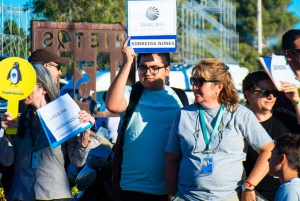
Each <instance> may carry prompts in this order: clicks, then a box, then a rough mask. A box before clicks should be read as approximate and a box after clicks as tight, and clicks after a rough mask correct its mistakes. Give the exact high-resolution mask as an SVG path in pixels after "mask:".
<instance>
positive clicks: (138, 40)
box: [127, 0, 177, 53]
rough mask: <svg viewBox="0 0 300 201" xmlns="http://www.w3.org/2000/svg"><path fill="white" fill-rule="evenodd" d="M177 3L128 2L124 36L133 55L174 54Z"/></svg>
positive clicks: (154, 0) (158, 0)
mask: <svg viewBox="0 0 300 201" xmlns="http://www.w3.org/2000/svg"><path fill="white" fill-rule="evenodd" d="M176 24H177V5H176V0H152V1H151V0H127V35H128V36H130V41H129V45H130V46H132V47H133V48H134V51H135V52H136V53H152V52H176V51H177V26H176Z"/></svg>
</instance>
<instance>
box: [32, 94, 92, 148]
mask: <svg viewBox="0 0 300 201" xmlns="http://www.w3.org/2000/svg"><path fill="white" fill-rule="evenodd" d="M79 111H80V108H79V106H78V105H77V104H76V102H75V101H74V100H73V99H72V98H71V97H70V95H69V94H65V95H63V96H61V97H59V98H57V99H55V100H54V101H52V102H50V103H48V104H47V105H45V106H43V107H41V108H39V109H38V110H37V114H38V117H39V118H40V121H41V124H42V126H43V129H44V131H45V133H46V136H47V138H48V141H49V144H50V147H51V148H52V149H54V148H55V147H57V146H59V145H61V144H62V143H64V142H65V141H67V140H69V139H71V138H72V137H74V136H76V135H77V134H78V133H81V132H83V131H85V130H87V129H89V128H90V127H92V126H93V125H92V124H91V123H90V122H86V123H83V122H80V121H79V119H78V116H79V114H78V112H79Z"/></svg>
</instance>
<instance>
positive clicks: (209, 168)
mask: <svg viewBox="0 0 300 201" xmlns="http://www.w3.org/2000/svg"><path fill="white" fill-rule="evenodd" d="M212 172H213V159H212V158H204V159H203V163H202V170H201V174H212Z"/></svg>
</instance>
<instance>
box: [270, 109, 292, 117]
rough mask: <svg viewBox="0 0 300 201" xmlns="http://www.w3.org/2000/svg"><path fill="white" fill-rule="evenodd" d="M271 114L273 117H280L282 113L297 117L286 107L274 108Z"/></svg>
mask: <svg viewBox="0 0 300 201" xmlns="http://www.w3.org/2000/svg"><path fill="white" fill-rule="evenodd" d="M273 115H274V116H275V117H281V116H282V115H289V116H292V117H297V116H296V114H295V113H293V112H291V111H290V110H287V109H286V108H275V109H273Z"/></svg>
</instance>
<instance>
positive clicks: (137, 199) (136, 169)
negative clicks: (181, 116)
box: [105, 39, 182, 201]
mask: <svg viewBox="0 0 300 201" xmlns="http://www.w3.org/2000/svg"><path fill="white" fill-rule="evenodd" d="M128 40H129V39H127V40H126V41H125V43H124V45H123V48H122V52H123V57H124V64H123V67H122V69H121V70H120V71H119V73H118V75H117V77H116V78H115V79H114V81H113V83H112V84H111V86H110V88H109V89H108V91H107V94H106V101H105V102H106V107H107V109H108V110H109V111H110V112H113V113H121V114H122V113H123V112H124V111H125V110H126V108H127V106H128V103H129V97H130V93H131V89H132V88H131V87H130V86H126V82H127V78H128V75H129V72H130V68H131V65H132V63H133V61H134V60H133V59H134V57H135V53H134V50H133V48H132V47H130V46H127V42H128ZM137 64H138V73H139V74H138V75H139V80H140V83H141V84H142V86H143V88H144V89H143V92H142V95H141V98H140V99H139V102H138V104H137V105H136V108H135V110H134V112H133V115H132V116H131V118H130V119H129V121H128V124H127V128H126V131H125V133H124V145H123V163H122V172H121V181H120V187H121V198H122V201H167V200H168V198H167V188H166V179H165V164H166V155H167V154H166V152H165V146H166V144H167V140H168V137H169V131H170V128H171V125H172V122H173V118H174V116H175V114H176V113H177V111H178V110H179V109H180V108H181V107H182V104H181V101H180V99H179V97H178V96H177V95H176V93H175V91H174V90H173V89H172V88H170V87H169V86H166V85H165V79H166V77H167V76H169V73H170V55H169V53H147V54H139V55H138V61H137ZM121 116H122V115H121ZM113 196H114V200H120V198H119V197H118V196H117V195H116V193H115V192H114V193H113Z"/></svg>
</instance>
